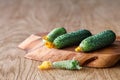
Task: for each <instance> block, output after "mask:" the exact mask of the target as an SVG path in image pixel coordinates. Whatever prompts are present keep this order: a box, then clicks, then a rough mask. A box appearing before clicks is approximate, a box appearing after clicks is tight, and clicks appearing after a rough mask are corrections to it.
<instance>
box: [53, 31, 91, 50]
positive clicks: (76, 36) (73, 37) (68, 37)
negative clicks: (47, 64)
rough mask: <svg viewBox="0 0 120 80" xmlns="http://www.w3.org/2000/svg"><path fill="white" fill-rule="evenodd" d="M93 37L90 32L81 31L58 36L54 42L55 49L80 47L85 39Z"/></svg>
mask: <svg viewBox="0 0 120 80" xmlns="http://www.w3.org/2000/svg"><path fill="white" fill-rule="evenodd" d="M89 36H91V33H90V31H88V30H85V29H81V30H78V31H75V32H71V33H67V34H63V35H61V36H58V37H57V38H56V39H55V40H54V41H53V44H54V46H55V48H64V47H68V46H73V45H76V44H77V45H78V44H79V43H80V42H81V41H82V40H83V39H85V38H87V37H89Z"/></svg>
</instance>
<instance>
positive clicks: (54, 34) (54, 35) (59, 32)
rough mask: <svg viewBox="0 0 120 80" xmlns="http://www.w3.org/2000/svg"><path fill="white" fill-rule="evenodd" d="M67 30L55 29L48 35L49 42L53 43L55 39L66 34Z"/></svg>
mask: <svg viewBox="0 0 120 80" xmlns="http://www.w3.org/2000/svg"><path fill="white" fill-rule="evenodd" d="M65 33H66V30H65V28H63V27H59V28H54V29H53V30H52V31H51V32H50V33H49V34H48V35H47V40H48V41H50V42H53V41H54V39H55V38H57V37H58V36H60V35H62V34H65Z"/></svg>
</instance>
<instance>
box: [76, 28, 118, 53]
mask: <svg viewBox="0 0 120 80" xmlns="http://www.w3.org/2000/svg"><path fill="white" fill-rule="evenodd" d="M115 39H116V34H115V33H114V32H113V31H112V30H105V31H103V32H100V33H98V34H96V35H93V36H90V37H88V38H86V39H84V40H83V41H82V42H81V43H80V45H79V47H77V48H76V49H75V51H78V52H79V51H83V52H89V51H94V50H97V49H100V48H103V47H106V46H108V45H110V44H112V43H113V42H114V41H115Z"/></svg>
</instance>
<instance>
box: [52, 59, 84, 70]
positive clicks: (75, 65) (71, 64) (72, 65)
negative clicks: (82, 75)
mask: <svg viewBox="0 0 120 80" xmlns="http://www.w3.org/2000/svg"><path fill="white" fill-rule="evenodd" d="M52 65H53V68H60V69H70V70H74V69H81V68H82V67H80V66H79V62H78V61H77V60H65V61H57V62H53V64H52Z"/></svg>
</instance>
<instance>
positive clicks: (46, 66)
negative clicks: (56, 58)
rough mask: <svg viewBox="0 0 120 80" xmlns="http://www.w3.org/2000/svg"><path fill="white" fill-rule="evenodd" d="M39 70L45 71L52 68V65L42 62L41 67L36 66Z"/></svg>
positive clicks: (48, 62)
mask: <svg viewBox="0 0 120 80" xmlns="http://www.w3.org/2000/svg"><path fill="white" fill-rule="evenodd" d="M38 68H39V69H40V70H46V69H50V68H52V63H51V62H50V61H44V62H42V64H41V65H39V66H38Z"/></svg>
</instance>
